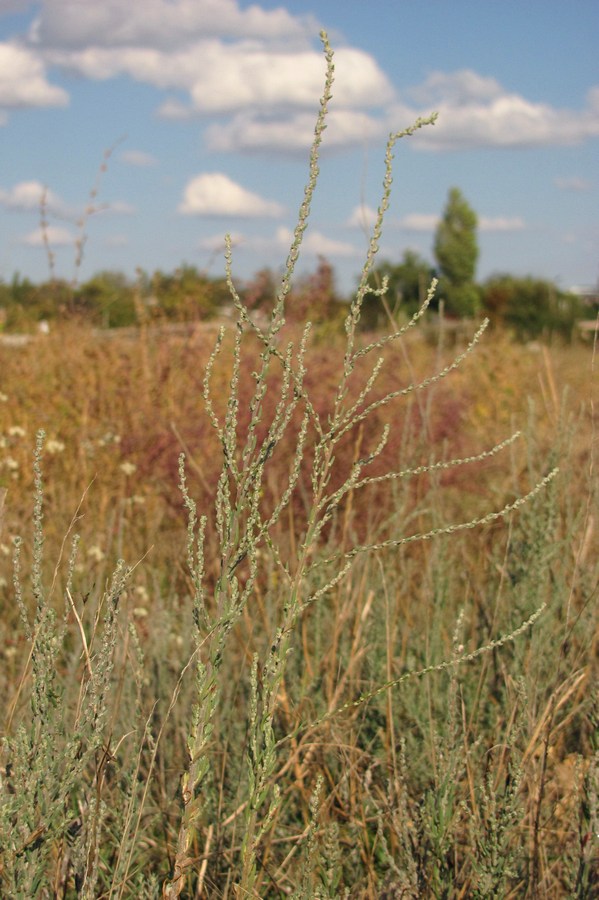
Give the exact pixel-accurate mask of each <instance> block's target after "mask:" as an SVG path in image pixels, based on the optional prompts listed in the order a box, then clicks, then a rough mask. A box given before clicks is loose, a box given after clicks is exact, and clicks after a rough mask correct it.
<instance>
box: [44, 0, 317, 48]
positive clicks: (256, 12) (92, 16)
mask: <svg viewBox="0 0 599 900" xmlns="http://www.w3.org/2000/svg"><path fill="white" fill-rule="evenodd" d="M317 31H318V25H317V23H316V20H315V19H314V18H313V17H312V16H302V17H298V16H293V15H291V13H289V12H288V11H287V10H285V9H283V8H282V7H278V8H276V9H273V10H264V9H262V8H261V7H260V6H258V5H257V4H252V5H250V6H248V7H247V8H246V9H241V8H240V5H239V3H238V2H237V0H143V3H140V2H128V3H123V2H122V0H102V3H94V4H91V3H85V4H82V2H81V0H45V2H44V3H43V5H42V9H41V11H40V13H39V15H38V16H37V18H36V19H35V21H34V23H33V25H32V28H31V39H32V41H34V42H36V43H38V44H42V45H44V46H47V47H68V48H75V47H82V46H90V45H96V46H100V47H102V46H104V47H115V46H116V47H124V46H133V47H135V46H144V47H145V46H149V45H151V46H155V47H161V48H164V49H173V48H177V47H180V46H181V45H185V44H189V43H190V41H193V40H195V39H197V38H199V37H206V36H215V35H221V36H225V37H227V38H239V37H245V38H255V39H258V40H264V39H269V40H285V41H286V42H288V41H290V40H305V39H306V37H307V35H313V34H315V33H316V32H317Z"/></svg>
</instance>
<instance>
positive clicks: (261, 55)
mask: <svg viewBox="0 0 599 900" xmlns="http://www.w3.org/2000/svg"><path fill="white" fill-rule="evenodd" d="M44 56H45V59H46V60H47V61H48V62H49V63H51V64H52V65H57V66H61V67H64V68H66V69H70V70H73V71H75V72H77V73H78V74H80V75H84V76H85V77H87V78H91V79H94V80H106V79H109V78H114V77H117V76H119V75H128V76H129V77H131V78H133V79H134V80H136V81H140V82H143V83H146V84H151V85H153V86H154V87H156V88H159V89H161V90H180V91H184V92H186V93H187V94H188V96H189V107H188V108H186V106H185V104H183V103H182V102H181V101H180V100H178V99H173V98H169V99H167V100H166V102H165V103H163V105H162V106H161V107H160V112H161V114H162V115H163V116H166V117H171V118H174V117H182V116H183V115H186V114H187V115H191V114H198V115H214V114H219V115H220V114H222V113H228V114H232V113H235V112H239V111H242V110H244V111H247V110H251V111H254V112H255V111H257V110H261V111H269V112H272V111H273V110H281V111H286V110H288V109H289V108H290V107H291V108H295V109H297V108H305V109H310V110H313V109H314V108H315V107H316V106H317V104H318V101H319V98H320V95H321V93H322V88H323V79H324V60H323V56H322V53H321V52H318V51H316V50H313V49H311V48H306V49H302V50H295V51H294V50H293V49H289V48H286V49H284V50H280V49H279V48H278V47H273V46H270V45H269V44H268V43H266V42H259V41H248V40H244V41H237V42H234V43H230V42H226V41H224V40H220V39H217V38H212V39H203V40H198V41H196V42H195V43H192V44H189V43H187V44H185V45H184V46H182V47H178V48H175V49H173V50H169V51H165V50H163V49H161V48H160V47H157V46H155V45H150V44H149V45H148V46H144V47H132V46H129V47H116V46H114V45H111V46H109V47H103V46H98V45H97V44H93V43H92V44H90V45H89V46H84V47H81V48H74V49H64V48H58V49H54V48H50V49H45V50H44ZM335 71H336V78H337V79H338V80H337V82H336V85H335V107H336V108H337V109H339V108H341V109H344V108H345V109H351V108H360V107H366V108H368V107H381V106H383V105H385V104H386V103H388V102H390V101H391V100H392V99H393V97H394V91H393V88H392V87H391V84H390V83H389V81H388V79H387V78H386V76H385V75H384V74H383V72H382V71H381V70H380V68H379V67H378V65H377V63H376V62H375V60H374V59H373V58H372V57H371V56H369V54H367V53H364V52H363V51H361V50H355V49H353V48H345V49H344V48H341V49H340V50H339V51H337V53H336V54H335Z"/></svg>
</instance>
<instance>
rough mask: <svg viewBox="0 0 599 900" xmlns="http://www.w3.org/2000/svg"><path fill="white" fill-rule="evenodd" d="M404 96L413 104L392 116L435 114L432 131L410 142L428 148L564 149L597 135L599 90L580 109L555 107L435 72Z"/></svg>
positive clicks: (468, 75) (478, 79) (491, 83)
mask: <svg viewBox="0 0 599 900" xmlns="http://www.w3.org/2000/svg"><path fill="white" fill-rule="evenodd" d="M406 95H407V97H409V98H411V99H412V100H415V101H416V104H417V105H408V104H406V103H400V104H398V105H397V106H396V107H395V110H394V115H396V116H399V117H401V118H402V119H403V120H405V119H408V120H409V119H410V118H414V117H415V116H416V115H426V114H428V113H429V112H432V111H433V110H437V111H438V112H439V119H438V122H437V124H436V126H435V128H434V130H431V129H428V128H425V129H423V130H422V131H420V132H418V133H417V134H416V135H414V138H413V141H414V143H415V144H416V145H417V146H420V147H423V148H425V149H427V150H437V151H439V150H464V149H470V148H477V147H510V148H513V147H515V148H523V147H539V146H550V145H562V146H568V145H575V144H579V143H581V142H582V141H584V140H587V139H588V138H592V137H596V136H598V135H599V88H593V89H592V90H591V91H589V93H588V95H587V102H586V105H585V107H584V108H583V109H582V110H572V109H557V108H555V107H552V106H550V105H549V104H547V103H536V102H533V101H531V100H527V99H526V98H525V97H522V96H521V95H519V94H515V93H510V92H509V91H506V90H505V89H504V88H503V87H502V85H501V84H500V83H499V82H498V81H496V79H494V78H485V77H482V76H480V75H478V74H477V73H476V72H472V71H470V70H462V71H459V72H453V73H443V72H434V73H432V74H431V75H429V77H428V78H427V79H426V81H425V82H424V83H423V85H421V86H420V87H417V88H413V89H411V90H410V91H407V92H406Z"/></svg>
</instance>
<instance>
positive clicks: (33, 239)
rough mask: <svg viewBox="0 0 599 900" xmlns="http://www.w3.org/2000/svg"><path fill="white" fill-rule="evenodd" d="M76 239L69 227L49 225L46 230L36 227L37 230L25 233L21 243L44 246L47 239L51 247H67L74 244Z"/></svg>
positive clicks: (29, 245)
mask: <svg viewBox="0 0 599 900" xmlns="http://www.w3.org/2000/svg"><path fill="white" fill-rule="evenodd" d="M75 240H76V238H75V236H74V235H73V234H71V232H70V231H69V230H68V229H67V228H61V227H60V226H58V225H49V226H48V228H46V229H45V232H44V231H42V229H41V228H36V229H35V231H31V232H29V234H25V235H23V237H22V238H21V239H20V243H21V244H25V245H26V246H28V247H44V246H45V244H46V241H47V242H48V243H49V244H50V246H51V247H67V246H73V245H74V244H75Z"/></svg>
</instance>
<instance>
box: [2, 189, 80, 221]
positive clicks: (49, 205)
mask: <svg viewBox="0 0 599 900" xmlns="http://www.w3.org/2000/svg"><path fill="white" fill-rule="evenodd" d="M42 200H44V203H45V207H46V209H47V210H48V212H50V213H53V214H56V215H64V214H65V213H67V206H66V204H65V203H64V202H63V201H62V200H61V199H60V197H59V196H58V195H57V194H55V193H54V192H53V191H50V190H48V188H46V187H45V186H44V185H43V184H42V183H41V181H20V182H19V183H18V184H15V185H14V187H12V188H10V189H9V190H5V189H4V188H0V204H1V205H2V206H5V207H6V208H7V209H11V210H15V211H18V212H32V211H34V210H35V211H39V210H40V209H41V205H42Z"/></svg>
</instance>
